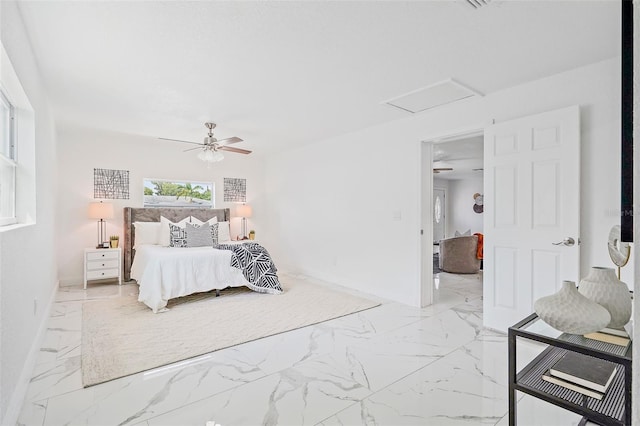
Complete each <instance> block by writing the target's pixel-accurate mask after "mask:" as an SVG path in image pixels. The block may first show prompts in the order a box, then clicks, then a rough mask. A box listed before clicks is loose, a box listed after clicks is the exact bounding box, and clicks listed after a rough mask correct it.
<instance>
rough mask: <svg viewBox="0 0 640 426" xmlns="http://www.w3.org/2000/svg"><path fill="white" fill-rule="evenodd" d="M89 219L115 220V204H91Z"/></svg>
mask: <svg viewBox="0 0 640 426" xmlns="http://www.w3.org/2000/svg"><path fill="white" fill-rule="evenodd" d="M89 219H113V204H111V203H103V202H102V201H100V202H93V203H89Z"/></svg>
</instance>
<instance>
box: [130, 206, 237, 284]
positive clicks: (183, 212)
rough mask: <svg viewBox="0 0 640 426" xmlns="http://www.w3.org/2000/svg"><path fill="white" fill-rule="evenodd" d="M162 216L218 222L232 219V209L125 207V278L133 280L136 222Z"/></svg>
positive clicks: (150, 220)
mask: <svg viewBox="0 0 640 426" xmlns="http://www.w3.org/2000/svg"><path fill="white" fill-rule="evenodd" d="M160 216H163V217H165V218H167V219H169V220H170V221H172V222H179V221H181V220H182V219H184V218H185V217H189V216H193V217H197V218H198V219H200V220H201V221H206V220H209V219H211V218H214V217H217V218H218V222H223V221H228V220H229V219H231V210H230V209H185V208H182V209H180V208H154V207H150V208H134V207H125V208H124V245H123V246H122V250H123V262H124V280H125V281H130V280H131V264H132V263H133V257H134V256H135V250H134V249H133V246H134V245H135V238H136V233H135V227H134V226H133V224H134V223H135V222H160Z"/></svg>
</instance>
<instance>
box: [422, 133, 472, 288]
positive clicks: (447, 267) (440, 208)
mask: <svg viewBox="0 0 640 426" xmlns="http://www.w3.org/2000/svg"><path fill="white" fill-rule="evenodd" d="M483 146H484V141H483V134H482V132H474V133H471V134H466V135H462V136H456V137H452V138H447V139H445V140H439V141H434V144H433V166H432V168H433V175H432V176H433V209H434V211H433V272H434V275H433V278H434V280H433V281H434V287H435V288H434V290H435V291H434V301H435V300H437V299H442V298H443V297H451V294H452V293H453V294H459V295H462V296H470V295H472V294H475V293H477V292H478V291H480V293H481V291H482V257H483V253H482V241H483V237H484V223H483V219H484V216H483V194H484V177H483V170H484V150H483ZM466 293H468V294H466Z"/></svg>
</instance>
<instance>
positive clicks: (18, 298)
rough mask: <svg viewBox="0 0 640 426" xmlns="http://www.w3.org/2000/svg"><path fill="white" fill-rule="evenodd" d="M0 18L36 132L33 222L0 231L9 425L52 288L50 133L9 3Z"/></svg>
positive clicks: (4, 402) (3, 388)
mask: <svg viewBox="0 0 640 426" xmlns="http://www.w3.org/2000/svg"><path fill="white" fill-rule="evenodd" d="M0 19H1V21H0V28H1V32H0V38H1V39H2V44H3V45H4V47H5V49H6V51H7V54H8V56H9V58H10V60H11V62H12V65H13V67H14V69H15V71H16V74H17V76H18V78H19V79H20V82H21V84H22V87H23V89H24V91H25V93H26V95H27V97H28V98H29V101H30V103H31V106H32V107H33V110H34V112H35V131H36V142H35V144H36V151H35V153H34V155H35V165H36V175H35V191H36V206H35V211H36V219H37V222H36V223H35V224H32V225H27V226H22V227H17V228H15V229H11V230H3V232H1V233H0V294H1V295H2V300H1V308H0V315H1V318H0V334H1V337H0V424H15V421H16V419H17V415H18V412H19V409H20V406H21V404H22V399H23V397H24V394H25V392H26V386H27V383H28V379H29V378H30V375H31V372H32V371H33V363H34V362H35V359H36V356H37V354H38V350H39V348H40V337H41V336H42V333H43V330H44V327H45V325H46V320H47V312H48V310H47V307H48V306H50V302H51V298H52V295H53V293H54V292H55V289H56V259H55V256H56V253H57V252H58V250H59V247H58V246H56V245H54V241H55V229H56V225H55V224H56V221H55V219H56V216H55V215H56V212H55V198H56V190H57V187H56V161H55V158H56V137H55V127H54V123H53V118H52V115H51V111H50V108H49V104H48V100H47V98H46V95H45V89H44V87H43V83H42V81H41V78H40V75H39V73H38V67H37V63H36V62H35V58H34V56H33V53H32V50H31V46H30V45H29V40H28V37H27V35H26V34H25V31H24V26H23V23H22V19H21V17H20V13H19V11H18V9H17V7H16V3H15V2H9V1H3V2H0ZM34 301H37V308H36V309H35V310H34Z"/></svg>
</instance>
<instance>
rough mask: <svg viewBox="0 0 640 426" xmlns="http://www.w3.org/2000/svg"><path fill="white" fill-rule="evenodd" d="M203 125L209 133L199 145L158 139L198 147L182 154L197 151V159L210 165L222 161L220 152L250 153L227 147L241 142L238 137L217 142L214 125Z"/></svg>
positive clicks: (249, 152)
mask: <svg viewBox="0 0 640 426" xmlns="http://www.w3.org/2000/svg"><path fill="white" fill-rule="evenodd" d="M204 125H205V127H206V128H207V129H209V132H208V133H207V136H205V137H204V141H203V142H201V143H198V142H191V141H183V140H180V139H170V138H158V139H162V140H165V141H175V142H183V143H190V144H194V145H199V146H197V147H195V148H189V149H185V150H184V151H183V152H187V151H193V150H196V149H199V150H200V152H199V153H198V158H199V159H201V160H202V161H207V162H210V163H215V162H216V161H222V160H223V159H224V155H223V154H222V152H220V151H228V152H236V153H238V154H251V151H249V150H246V149H240V148H232V147H230V146H227V145H231V144H232V143H237V142H242V139H240V138H239V137H236V136H233V137H231V138H226V139H220V140H218V139H216V138H215V137H214V136H213V129H215V127H216V123H204Z"/></svg>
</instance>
